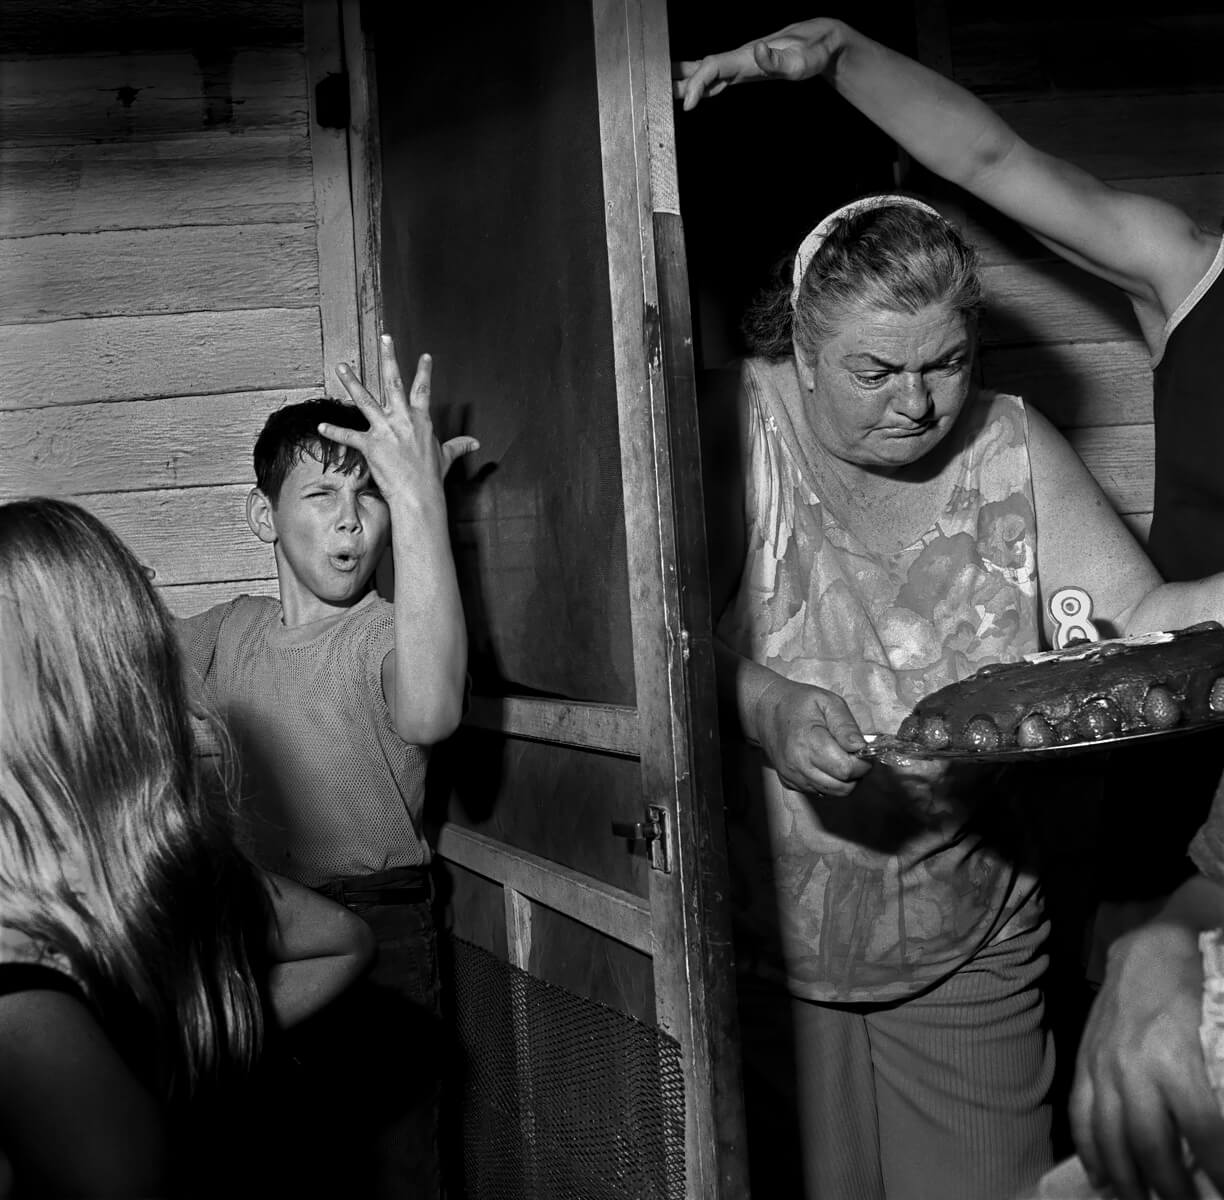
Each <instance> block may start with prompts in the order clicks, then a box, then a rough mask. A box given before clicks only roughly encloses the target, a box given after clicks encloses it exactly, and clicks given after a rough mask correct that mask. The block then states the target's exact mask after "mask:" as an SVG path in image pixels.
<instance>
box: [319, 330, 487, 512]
mask: <svg viewBox="0 0 1224 1200" xmlns="http://www.w3.org/2000/svg"><path fill="white" fill-rule="evenodd" d="M378 357H379V371H380V374H381V377H382V391H383V395H384V397H385V398H386V402H385V405H384V404H380V403H379V401H378V400H376V399H375V398H374V396H372V395H371V394H370V392H369V390H368V389H367V388H366V386H365V385H364V384H363V383H362V382H361V380H360V379H359V378H358V377H357V373H356V372H355V371H354V370H353V368H352V367H351V366H350V365H349V364H348V363H341V365H340V366H339V367H338V368H337V371H336V373H337V375H338V376H339V378H340V383H341V385H342V386H343V388H344V390H345V391H346V392H347V393H348V395H349V398H350V399H351V400H352V401H353V403H354V404H355V405H356V406H357V407H358V408H359V409H361V411H362V413H363V414H364V416H365V418H366V420H367V421H369V423H370V428H369V429H367V430H356V429H343V428H341V427H340V426H338V425H329V424H326V423H324V424H322V425H320V426H319V433H321V434H322V435H323V436H324V437H325V438H328V439H329V440H331V441H333V442H338V443H339V444H340V445H342V446H351V447H352V448H353V449H355V450H360V451H361V453H362V454H363V455H364V456H365V460H366V462H367V463H368V464H369V467H370V474H371V475H372V476H373V477H374V482H375V483H377V484H378V486H379V488H380V490H381V491H382V493H383V496H384V497H385V498H386V499H387V500H388V501H390V500H392V499H393V498H394V497H395V496H396V495H398V494H400V493H413V492H415V491H416V489H418V488H419V487H420V486H421V484H422V483H423V482H426V481H434V482H437V483H439V484H440V483H441V481H442V479H443V478H444V477H445V475H446V472H447V471H448V470H450V466H451V464H452V463H453V462H454V461H455V460H456V459H457V458H461V457H462V456H463V455H465V454H470V453H471V452H472V451H473V450H478V449H479V448H480V443H479V442H477V441H476V439H475V438H472V437H455V438H450V439H448V440H447V441H446V442H444V443H442V444H441V445H439V444H438V439H437V438H436V437H435V436H434V430H433V421H432V420H431V419H430V416H429V391H430V376H431V374H432V371H433V360H432V359H431V358H430V356H429V355H428V354H422V355H421V357H420V359H419V360H418V362H417V369H416V375H415V377H414V378H413V380H412V389H411V391H409V392H407V393H405V391H404V380H403V375H402V374H401V372H400V368H399V361H398V360H397V358H396V356H395V345H394V343H393V342H392V341H391V338H390V336H389V335H388V334H383V335H382V337H380V338H379V339H378Z"/></svg>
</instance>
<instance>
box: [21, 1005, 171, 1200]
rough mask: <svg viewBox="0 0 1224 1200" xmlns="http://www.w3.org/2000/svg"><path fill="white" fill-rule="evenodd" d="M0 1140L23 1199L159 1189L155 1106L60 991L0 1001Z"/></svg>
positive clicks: (162, 1161) (160, 1134) (92, 1022)
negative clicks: (27, 1194) (54, 1195)
mask: <svg viewBox="0 0 1224 1200" xmlns="http://www.w3.org/2000/svg"><path fill="white" fill-rule="evenodd" d="M0 1142H2V1143H3V1145H4V1147H5V1152H6V1153H7V1154H8V1156H9V1158H10V1160H11V1164H12V1169H13V1172H14V1175H15V1177H16V1180H17V1182H18V1184H19V1185H20V1187H21V1188H22V1190H23V1193H24V1192H25V1191H28V1192H30V1194H44V1193H50V1194H61V1193H67V1194H73V1195H81V1196H94V1195H107V1194H130V1195H156V1194H159V1193H160V1192H161V1191H162V1190H163V1185H164V1181H165V1176H166V1171H167V1161H168V1160H167V1152H166V1134H165V1129H164V1125H163V1119H162V1114H161V1112H160V1109H159V1106H158V1105H157V1103H156V1102H155V1100H154V1099H153V1097H152V1096H151V1095H150V1093H149V1092H148V1091H147V1090H146V1089H145V1088H144V1087H143V1086H142V1085H141V1083H140V1082H139V1081H138V1080H137V1079H136V1078H135V1076H134V1075H133V1074H132V1072H131V1070H130V1069H129V1068H128V1066H127V1065H126V1063H125V1062H124V1061H123V1059H122V1058H121V1057H120V1055H119V1053H118V1051H117V1050H116V1049H115V1048H114V1046H112V1044H111V1043H110V1040H109V1039H108V1038H107V1036H106V1034H105V1033H104V1031H103V1030H102V1028H101V1026H100V1025H99V1024H98V1022H97V1019H96V1018H95V1017H94V1015H93V1013H92V1012H91V1011H90V1009H89V1008H88V1006H87V1005H86V1004H85V1003H84V1002H83V1001H82V1000H80V999H78V998H77V997H76V996H74V995H72V994H70V993H67V992H62V991H57V990H54V989H50V988H47V989H42V988H33V989H29V990H24V991H17V992H11V993H8V994H6V995H2V996H0ZM40 1189H41V1190H40Z"/></svg>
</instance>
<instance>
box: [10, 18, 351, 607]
mask: <svg viewBox="0 0 1224 1200" xmlns="http://www.w3.org/2000/svg"><path fill="white" fill-rule="evenodd" d="M237 3H238V0H218V3H217V4H215V5H212V6H208V7H207V8H202V7H201V6H199V5H198V4H192V3H189V2H188V0H162V2H161V3H159V4H158V5H155V6H153V7H152V9H150V8H149V6H147V5H137V4H135V3H129V2H127V0H116V2H114V3H112V4H109V5H108V4H104V3H100V2H90V0H84V2H82V3H75V2H74V3H73V4H71V5H69V4H68V3H67V0H51V2H50V3H41V2H40V3H38V4H35V3H26V2H24V0H14V4H13V5H11V6H9V7H11V8H12V12H11V13H10V12H8V11H7V9H6V23H5V25H4V26H2V27H0V175H2V177H3V179H4V185H5V186H4V188H3V189H0V278H3V279H4V281H5V285H6V286H5V287H4V288H3V289H2V290H0V376H2V377H3V379H4V381H5V386H4V387H3V389H0V445H2V446H3V447H4V449H5V451H6V463H7V466H6V470H5V472H4V475H3V479H2V480H0V499H8V498H11V497H14V496H20V495H28V494H54V495H60V496H70V497H76V498H78V499H79V500H80V502H81V503H82V504H84V505H85V506H86V507H87V508H89V509H91V510H92V511H93V512H95V513H97V514H98V515H100V516H101V517H103V518H104V519H105V520H107V521H109V522H110V523H111V524H112V525H113V526H114V528H115V529H116V530H117V531H118V532H119V534H120V535H121V536H122V537H124V538H125V539H126V540H127V541H128V542H129V544H130V545H131V546H132V547H133V549H134V550H135V551H136V553H137V554H138V555H139V556H140V557H141V559H142V561H144V562H146V563H147V564H148V565H149V566H150V567H151V568H152V569H153V570H154V571H155V572H156V576H155V579H156V582H157V584H158V585H159V587H161V588H162V589H163V595H164V597H165V599H166V600H167V602H168V603H169V604H170V606H171V607H172V609H174V610H175V611H177V612H181V613H187V612H191V611H195V610H197V609H198V608H200V607H203V606H205V605H207V604H211V603H218V602H221V601H224V600H226V599H228V598H229V597H230V596H232V595H234V594H235V593H237V592H239V591H254V592H261V593H268V594H271V593H274V591H275V583H274V566H273V561H272V556H271V554H270V552H269V550H268V548H267V547H266V546H264V545H263V544H262V543H260V542H258V541H257V540H256V539H255V538H254V537H253V536H252V535H251V533H250V531H249V530H248V528H247V526H246V520H245V515H244V511H243V507H244V499H245V495H246V492H247V490H248V488H249V487H250V485H251V483H252V482H253V473H252V468H251V448H252V445H253V443H254V439H255V436H256V435H257V433H258V431H259V429H260V427H261V426H262V424H263V422H264V420H265V419H266V418H267V416H268V414H269V413H270V412H272V411H273V410H275V409H276V408H279V407H281V406H282V405H283V404H286V403H291V402H294V401H298V400H302V399H307V398H310V397H315V396H319V395H322V394H324V393H325V392H326V391H327V390H328V388H329V384H328V381H327V380H328V376H329V375H330V374H331V367H332V365H334V362H335V361H337V360H339V359H340V358H350V359H355V358H356V355H357V352H358V346H357V335H356V320H355V313H356V294H355V293H356V288H355V284H354V282H353V280H354V267H353V263H352V257H353V237H352V227H351V214H350V212H349V211H348V208H347V206H346V201H345V196H346V194H347V190H348V164H347V154H346V151H345V149H344V137H345V135H344V131H343V130H328V131H326V137H327V144H328V146H329V154H328V155H326V156H324V155H320V154H319V153H318V150H319V146H318V144H317V137H316V135H315V131H314V130H312V121H311V106H312V96H313V87H314V83H315V81H316V79H317V77H318V75H319V73H320V72H321V71H323V70H324V69H331V66H329V65H328V64H333V65H334V63H335V62H336V61H338V60H337V47H338V45H339V36H340V35H339V8H338V3H335V2H331V0H327V2H324V0H309V4H310V7H311V13H312V20H311V21H310V22H309V23H308V22H306V21H305V20H304V15H303V4H302V0H270V2H269V3H268V4H266V5H264V6H262V7H261V9H260V12H259V14H258V15H257V16H258V19H254V20H251V21H247V20H244V19H239V16H238V15H237V13H238V8H241V7H242V6H241V4H238V8H236V7H235V5H236V4H237ZM329 3H330V9H331V12H332V14H333V15H334V19H330V20H329V18H328V13H327V9H328V4H329ZM248 7H249V6H248ZM78 18H79V20H80V21H81V22H84V23H85V25H86V26H87V27H88V28H89V30H90V31H91V36H90V39H89V40H88V41H82V39H81V38H78V37H76V36H75V31H77V24H76V22H77V19H78ZM146 18H147V19H146ZM312 38H314V39H315V41H313V42H312V40H311V39H312ZM329 39H330V42H329ZM320 40H321V41H320ZM337 138H338V139H339V151H338V152H337V150H336V149H335V143H336V140H337ZM324 159H325V161H323V160H324ZM320 196H324V197H325V198H326V204H325V205H323V206H321V205H320V202H319V197H320ZM323 207H325V208H326V214H325V215H326V220H323V219H322V217H321V209H322V208H323Z"/></svg>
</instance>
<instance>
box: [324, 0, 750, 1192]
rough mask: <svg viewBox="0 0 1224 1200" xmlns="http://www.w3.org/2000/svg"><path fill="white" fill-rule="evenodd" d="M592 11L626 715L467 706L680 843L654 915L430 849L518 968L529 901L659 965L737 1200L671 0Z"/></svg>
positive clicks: (521, 704) (358, 64)
mask: <svg viewBox="0 0 1224 1200" xmlns="http://www.w3.org/2000/svg"><path fill="white" fill-rule="evenodd" d="M312 2H316V0H306V3H308V4H310V3H312ZM338 3H339V4H340V7H341V11H342V14H343V34H344V36H343V49H344V58H345V63H346V69H347V71H348V74H349V79H350V92H351V96H352V103H351V112H352V120H351V125H350V130H349V154H350V170H351V175H352V179H353V187H352V206H353V228H354V244H355V247H356V264H357V280H358V282H357V288H358V312H359V327H360V338H359V340H360V344H361V348H362V355H363V359H364V361H365V363H366V366H365V371H366V375H367V378H368V377H370V376H371V375H373V376H375V377H376V376H377V372H376V370H372V369H371V366H372V364H373V363H374V362H376V361H377V359H376V343H375V339H376V337H377V335H378V332H379V330H378V329H377V327H376V322H377V320H378V315H379V313H380V312H381V294H380V281H379V274H378V272H379V263H380V261H381V245H380V241H381V239H380V205H381V169H380V156H379V142H378V133H377V127H376V122H377V103H376V98H377V91H376V87H377V84H376V80H375V78H374V63H373V55H372V53H371V50H372V47H371V46H369V45H368V39H367V35H366V33H365V31H364V29H363V26H362V21H361V13H360V0H338ZM592 16H593V22H594V34H595V59H596V73H597V88H598V96H599V106H600V126H601V143H602V152H603V182H604V200H605V205H604V208H605V228H606V231H607V238H608V246H607V250H608V265H609V282H610V288H611V300H612V311H613V326H614V329H613V349H614V364H615V374H616V393H617V409H618V417H619V430H620V448H621V459H622V463H621V467H622V482H623V497H624V508H625V521H626V541H627V547H628V558H629V577H630V603H631V625H632V631H633V641H634V674H635V688H636V691H635V695H636V707H632V708H631V707H625V706H617V705H607V704H587V703H581V702H570V701H560V700H547V699H540V698H536V697H515V696H510V697H498V698H497V699H496V701H495V702H493V701H490V702H487V703H486V702H483V701H482V700H481V698H480V697H475V698H474V699H473V704H472V709H471V711H470V713H469V715H468V717H467V723H468V724H471V725H476V726H480V727H483V728H487V729H491V730H496V731H498V732H500V733H501V734H502V735H503V736H508V737H522V738H529V739H533V740H541V741H546V742H552V743H554V744H562V745H571V746H579V747H584V748H587V749H597V750H604V751H608V752H611V753H614V754H622V755H627V756H632V757H636V758H638V760H639V762H640V764H641V796H640V804H641V806H642V807H643V808H644V806H645V805H646V804H647V803H649V804H654V805H659V806H661V807H662V808H664V809H665V811H666V813H667V817H668V820H669V822H670V825H671V828H672V830H673V831H674V832H675V836H673V838H672V843H671V844H672V848H673V857H672V861H671V864H670V870H669V871H667V872H661V871H652V872H651V884H650V898H649V904H647V902H646V901H644V900H643V899H642V898H640V897H638V896H634V895H632V894H630V893H628V892H624V891H621V890H620V889H617V888H614V887H611V886H609V885H608V884H606V883H603V882H602V881H599V880H595V879H592V878H589V877H587V876H584V875H582V874H581V873H580V872H576V871H572V870H569V869H568V868H565V867H562V866H560V865H559V864H556V863H552V862H549V861H547V860H545V859H542V858H540V857H538V856H536V855H532V854H529V853H525V852H523V851H521V850H516V849H514V848H512V847H508V846H505V845H502V844H501V843H499V842H497V841H496V840H495V839H492V838H488V837H486V836H484V835H481V834H479V833H475V832H473V831H470V830H464V829H460V828H457V827H453V826H446V827H444V828H443V829H442V831H441V833H440V835H439V837H438V839H437V845H436V847H435V850H436V852H437V854H438V855H439V857H441V858H443V859H445V860H448V861H450V862H453V863H455V864H457V865H458V866H461V867H463V868H465V869H467V870H470V871H473V872H475V873H476V874H479V875H481V876H483V877H484V878H486V879H490V880H493V881H495V882H497V883H500V884H501V886H502V887H503V889H504V894H505V913H506V927H507V944H508V947H509V954H510V960H511V961H512V962H513V963H514V965H516V966H518V967H520V968H522V969H527V966H528V959H529V954H530V942H531V912H532V908H531V906H532V905H533V904H542V905H545V906H547V907H550V908H554V909H556V910H558V911H561V912H564V913H565V914H566V915H568V916H571V917H572V918H574V919H575V920H578V921H581V922H583V923H584V924H587V925H589V926H591V927H592V928H595V929H597V930H600V931H601V932H602V933H604V934H606V935H607V936H610V937H613V938H616V939H618V940H620V941H622V942H624V943H625V944H627V945H631V946H633V947H634V948H636V949H638V950H642V951H644V952H646V953H649V954H650V955H651V960H652V965H653V973H654V985H655V1001H656V1020H657V1024H658V1026H659V1028H660V1029H661V1030H662V1031H663V1032H665V1033H667V1034H668V1035H670V1036H671V1037H673V1038H674V1039H675V1040H676V1041H677V1042H678V1043H679V1045H680V1048H681V1061H682V1067H683V1071H684V1079H685V1165H686V1187H685V1195H686V1197H688V1198H690V1200H741V1198H742V1197H745V1196H747V1195H748V1183H747V1159H746V1151H745V1135H744V1118H743V1099H742V1089H741V1083H740V1071H739V1038H738V1026H737V1021H736V1017H735V989H734V976H733V963H732V953H731V937H730V924H729V916H728V913H727V906H726V879H727V863H726V850H725V837H724V827H723V804H722V786H721V756H720V751H719V743H718V711H717V691H716V682H715V671H714V654H713V638H712V627H711V613H710V603H709V587H708V582H707V569H706V558H705V539H704V525H703V516H702V514H703V511H704V510H703V506H702V496H701V477H700V464H699V460H698V454H697V447H698V436H697V415H696V414H697V405H696V393H695V387H694V368H693V357H692V338H691V319H690V312H689V299H688V277H687V268H686V264H685V260H684V251H683V232H682V227H681V222H680V215H679V204H678V189H677V182H676V168H675V147H674V131H673V126H672V97H671V64H670V60H669V57H668V42H667V17H666V5H665V0H592ZM642 816H643V814H642V813H640V812H638V813H633V812H628V813H625V814H624V817H625V819H626V820H641V819H642ZM592 836H599V837H609V836H611V833H610V831H604V830H600V831H594V832H593V835H592Z"/></svg>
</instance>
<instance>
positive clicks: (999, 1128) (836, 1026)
mask: <svg viewBox="0 0 1224 1200" xmlns="http://www.w3.org/2000/svg"><path fill="white" fill-rule="evenodd" d="M1047 930H1048V926H1046V925H1044V924H1043V925H1041V926H1040V927H1039V928H1037V929H1034V930H1031V931H1029V932H1026V933H1022V934H1020V935H1018V936H1015V937H1012V938H1009V939H1008V940H1006V941H1003V942H999V943H997V944H995V945H991V946H988V947H986V948H985V949H983V950H982V951H981V952H980V953H979V954H978V955H977V956H976V957H975V958H974V959H973V960H972V961H970V962H969V963H967V964H966V965H965V966H964V967H962V968H961V969H960V970H959V971H957V972H956V973H955V974H954V975H952V976H951V977H950V978H948V979H946V980H944V981H943V982H942V983H940V984H938V985H937V986H936V987H934V988H932V989H931V990H930V991H928V992H925V993H923V994H922V995H919V996H916V997H913V998H911V999H908V1000H905V1001H902V1002H900V1003H897V1004H894V1005H889V1006H881V1005H825V1004H816V1003H812V1002H810V1001H805V1000H798V999H795V998H794V997H791V996H785V995H780V994H779V993H778V992H777V991H775V990H773V989H770V988H768V987H767V986H766V985H763V984H761V983H759V982H755V981H752V980H747V979H741V981H740V1020H741V1026H742V1035H743V1058H744V1077H745V1088H746V1100H747V1105H748V1130H749V1138H748V1152H749V1158H750V1164H751V1172H752V1183H753V1196H754V1197H758V1196H759V1197H765V1198H768V1200H772V1198H773V1197H779V1198H782V1197H786V1198H787V1200H790V1198H792V1197H793V1198H795V1200H798V1198H799V1197H806V1198H807V1200H1006V1198H1007V1197H1010V1196H1014V1195H1015V1194H1016V1193H1017V1192H1018V1191H1020V1190H1022V1189H1024V1188H1028V1187H1032V1186H1033V1184H1034V1183H1035V1182H1036V1180H1037V1179H1038V1178H1039V1177H1040V1176H1041V1174H1042V1173H1043V1172H1044V1171H1046V1170H1048V1169H1049V1168H1050V1167H1051V1166H1052V1165H1053V1161H1054V1160H1053V1152H1052V1149H1051V1144H1050V1126H1051V1111H1050V1102H1049V1093H1050V1085H1051V1082H1052V1079H1053V1074H1054V1048H1053V1042H1052V1040H1051V1038H1050V1037H1049V1035H1048V1033H1047V1031H1046V1030H1045V1029H1044V1027H1043V1021H1042V1014H1043V1006H1042V998H1041V993H1040V991H1039V982H1040V979H1041V976H1042V973H1043V972H1044V970H1045V967H1046V961H1047V960H1046V955H1045V954H1044V952H1043V950H1042V946H1043V943H1044V941H1045V936H1046V932H1047ZM792 1115H793V1119H791V1118H792ZM800 1181H802V1182H800Z"/></svg>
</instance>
